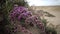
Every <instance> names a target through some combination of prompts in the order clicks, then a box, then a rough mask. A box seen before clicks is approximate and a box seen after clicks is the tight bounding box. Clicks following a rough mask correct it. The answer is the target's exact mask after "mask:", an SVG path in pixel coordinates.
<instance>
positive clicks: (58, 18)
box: [45, 11, 60, 34]
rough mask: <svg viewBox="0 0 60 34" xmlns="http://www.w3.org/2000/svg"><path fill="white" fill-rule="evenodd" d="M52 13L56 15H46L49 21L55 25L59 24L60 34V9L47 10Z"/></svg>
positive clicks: (59, 32) (59, 31) (58, 31)
mask: <svg viewBox="0 0 60 34" xmlns="http://www.w3.org/2000/svg"><path fill="white" fill-rule="evenodd" d="M47 12H49V13H51V14H53V15H54V16H55V17H45V18H46V19H47V20H48V21H49V23H52V24H53V25H55V26H57V25H59V26H58V27H57V34H60V11H47Z"/></svg>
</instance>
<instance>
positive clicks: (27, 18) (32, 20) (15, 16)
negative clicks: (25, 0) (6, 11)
mask: <svg viewBox="0 0 60 34" xmlns="http://www.w3.org/2000/svg"><path fill="white" fill-rule="evenodd" d="M9 16H10V20H11V22H12V23H13V24H14V25H13V26H14V28H15V29H14V30H13V32H18V31H21V32H24V33H29V34H32V32H30V31H28V30H27V29H26V27H25V25H33V26H38V27H39V29H40V30H41V31H42V34H45V28H44V25H43V23H42V22H41V20H39V19H38V17H37V16H36V15H32V13H31V12H29V11H28V10H27V9H26V8H25V7H22V6H14V8H13V9H12V10H11V12H10V15H9ZM16 21H17V22H16ZM23 25H24V26H23Z"/></svg>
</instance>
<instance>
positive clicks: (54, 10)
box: [32, 6, 60, 34]
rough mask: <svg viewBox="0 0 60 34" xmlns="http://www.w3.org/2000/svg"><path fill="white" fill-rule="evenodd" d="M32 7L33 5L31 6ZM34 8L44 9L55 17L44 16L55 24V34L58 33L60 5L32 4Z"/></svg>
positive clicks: (59, 30)
mask: <svg viewBox="0 0 60 34" xmlns="http://www.w3.org/2000/svg"><path fill="white" fill-rule="evenodd" d="M32 7H33V6H32ZM33 9H34V10H44V11H46V12H48V13H50V14H52V15H54V16H55V17H46V16H44V18H45V19H47V21H49V23H52V24H53V25H55V26H57V29H56V30H57V34H60V6H38V7H37V6H34V7H33Z"/></svg>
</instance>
